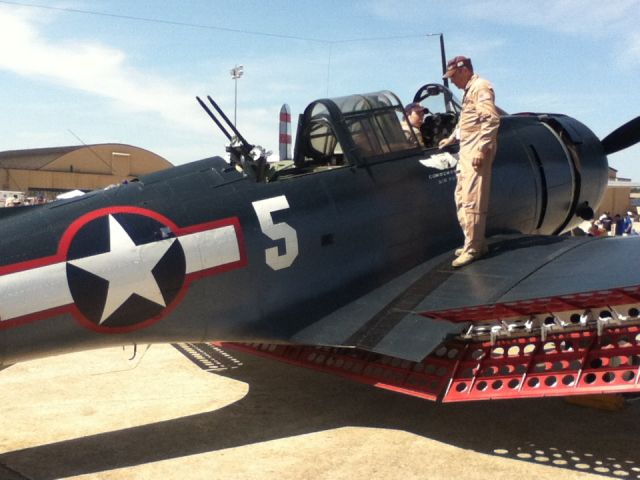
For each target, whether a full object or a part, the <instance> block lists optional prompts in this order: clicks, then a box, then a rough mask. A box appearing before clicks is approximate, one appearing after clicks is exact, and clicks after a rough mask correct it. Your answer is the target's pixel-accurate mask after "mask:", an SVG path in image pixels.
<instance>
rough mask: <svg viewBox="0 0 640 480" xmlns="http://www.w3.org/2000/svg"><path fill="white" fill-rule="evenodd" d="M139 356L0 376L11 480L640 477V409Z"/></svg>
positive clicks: (236, 358) (230, 356)
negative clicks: (388, 387) (401, 389)
mask: <svg viewBox="0 0 640 480" xmlns="http://www.w3.org/2000/svg"><path fill="white" fill-rule="evenodd" d="M192 353H193V351H192ZM132 354H133V349H132V348H127V349H120V348H111V349H105V350H96V351H90V352H83V353H77V354H70V355H63V356H58V357H53V358H49V359H44V360H37V361H32V362H26V363H23V364H18V365H14V366H12V367H10V368H8V369H6V370H4V371H2V372H0V408H1V409H2V414H1V415H0V479H2V480H24V479H30V480H41V479H59V478H74V479H160V478H162V479H184V478H186V479H194V480H197V479H207V480H210V479H225V480H232V479H254V478H255V479H261V480H269V479H278V480H283V479H284V480H287V479H296V480H299V479H306V478H314V479H332V480H333V479H351V480H352V479H361V478H362V479H399V478H402V479H450V478H465V479H485V478H487V479H489V478H490V479H513V478H521V479H528V478H536V479H551V478H553V479H554V480H555V479H557V478H563V479H578V478H580V479H586V478H598V477H599V478H640V449H639V448H638V447H637V442H638V438H639V436H638V426H639V425H640V404H639V403H640V402H639V403H635V402H634V403H629V404H628V405H627V406H626V408H624V409H623V410H620V411H615V412H610V411H601V410H594V409H587V408H583V407H579V406H575V405H571V404H568V403H566V402H565V401H563V400H562V399H560V398H551V399H538V400H514V401H495V402H476V403H461V404H434V403H431V402H428V401H425V400H420V399H416V398H411V397H407V396H403V395H400V394H397V393H393V392H387V391H384V390H380V389H376V388H374V387H371V386H367V385H360V384H356V383H353V382H349V381H347V380H344V379H341V378H338V377H334V376H330V375H327V374H323V373H318V372H314V371H311V370H305V369H302V368H299V367H295V366H291V365H287V364H283V363H278V362H274V361H271V360H266V359H261V358H257V357H252V356H250V355H248V354H240V353H236V352H234V351H232V350H228V351H226V352H225V351H224V350H221V349H213V348H211V349H209V352H205V354H206V355H208V358H207V359H204V360H203V357H202V356H198V359H197V361H196V362H194V361H193V358H190V357H191V355H189V356H186V355H185V354H183V353H182V352H180V351H179V350H177V349H176V348H174V347H172V346H170V345H155V346H152V347H150V348H149V349H147V347H139V348H138V351H137V354H136V356H135V358H133V359H132V360H130V357H131V356H132Z"/></svg>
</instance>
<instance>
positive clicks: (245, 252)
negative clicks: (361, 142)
mask: <svg viewBox="0 0 640 480" xmlns="http://www.w3.org/2000/svg"><path fill="white" fill-rule="evenodd" d="M345 151H346V150H345ZM437 153H440V152H438V151H436V150H428V151H420V150H416V149H413V150H409V151H407V153H406V154H404V155H398V154H396V155H394V156H393V157H389V158H385V157H377V158H375V159H362V158H360V161H358V162H355V161H351V162H348V163H346V164H345V165H342V166H336V167H335V168H334V167H328V168H325V169H317V170H312V171H304V172H301V173H298V174H291V175H287V174H282V175H279V176H278V177H277V178H275V179H274V180H273V181H270V182H256V181H254V180H253V179H251V178H249V177H247V176H246V175H244V174H243V173H241V172H238V171H237V170H236V169H235V168H233V167H231V166H229V164H228V163H227V162H225V161H224V160H223V159H221V158H220V157H213V158H209V159H205V160H201V161H198V162H193V163H190V164H187V165H183V166H179V167H176V168H173V169H170V170H166V171H163V172H158V173H155V174H151V175H148V176H145V177H142V178H140V179H139V181H136V182H131V183H129V184H123V185H118V186H116V187H114V188H111V189H107V190H104V191H96V192H92V193H90V194H87V195H85V196H83V197H78V198H75V199H71V200H67V201H58V202H54V203H51V204H47V205H44V206H39V207H33V208H24V209H23V210H22V211H20V212H19V213H15V214H13V215H11V216H7V218H5V219H3V220H2V225H3V235H2V236H1V237H0V365H8V364H12V363H15V362H19V361H23V360H27V359H31V358H37V357H41V356H46V355H51V354H57V353H64V352H70V351H76V350H81V349H90V348H98V347H104V346H111V345H121V344H130V343H156V342H185V341H191V342H198V341H213V340H219V341H244V342H250V341H261V342H287V341H290V340H291V338H292V337H293V336H294V335H295V334H296V333H297V332H299V331H301V330H302V329H304V328H306V327H308V326H309V325H311V324H313V323H314V322H316V321H318V320H319V319H321V318H322V317H323V316H325V315H327V314H329V313H331V312H332V311H335V310H336V309H337V308H339V307H341V306H343V305H345V304H347V303H348V302H350V301H352V300H353V299H354V298H358V297H359V296H361V295H363V294H365V293H367V292H369V291H371V290H373V289H374V288H376V287H379V286H380V285H383V284H385V283H386V282H388V281H390V280H391V279H393V278H394V277H397V276H398V275H400V274H402V273H404V272H406V271H408V270H409V269H411V268H412V267H415V266H416V265H419V264H420V263H422V262H424V261H426V260H427V259H429V258H431V257H433V256H435V255H438V254H441V253H443V252H446V251H448V250H451V249H452V248H455V247H457V246H459V245H460V243H461V241H462V234H461V231H460V228H459V226H458V223H457V218H456V209H455V205H454V200H453V191H454V188H455V184H456V180H455V168H444V169H438V168H433V167H432V166H428V165H429V163H428V161H427V162H425V160H428V159H429V157H430V156H431V155H434V154H437ZM606 165H607V162H606V157H605V155H604V154H603V153H602V152H601V147H600V146H599V142H598V139H597V138H596V137H595V136H594V135H593V134H592V133H591V132H590V131H589V130H588V129H587V128H586V127H584V126H583V125H582V124H580V123H579V122H577V121H575V120H573V119H570V118H568V117H564V116H549V117H545V118H541V117H538V116H509V117H503V119H502V125H501V128H500V134H499V146H498V154H497V158H496V161H495V164H494V169H493V178H492V189H491V201H490V212H489V217H488V227H487V228H488V234H489V235H495V234H498V233H513V232H520V233H541V234H557V233H560V232H562V231H566V230H567V229H569V228H571V227H572V226H574V225H575V224H576V223H577V222H578V221H580V219H579V218H578V217H576V211H577V209H579V208H580V206H581V205H584V204H585V202H587V203H588V204H589V205H590V206H593V207H595V206H596V205H597V204H598V202H599V200H600V198H601V196H602V194H603V192H604V188H605V185H606V175H607V172H606Z"/></svg>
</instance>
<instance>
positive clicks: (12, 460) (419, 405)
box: [0, 352, 640, 480]
mask: <svg viewBox="0 0 640 480" xmlns="http://www.w3.org/2000/svg"><path fill="white" fill-rule="evenodd" d="M233 357H235V358H236V359H239V360H240V361H241V362H242V366H241V367H240V368H236V369H233V370H229V371H227V372H222V373H219V374H221V375H225V376H227V377H229V378H233V379H236V380H239V381H242V382H246V383H248V384H249V386H250V389H249V392H248V394H247V395H246V396H245V397H244V398H242V399H241V400H239V401H237V402H235V403H233V404H231V405H228V406H226V407H224V408H222V409H219V410H215V411H210V412H206V413H201V414H197V415H191V416H186V417H181V418H176V419H173V420H168V421H163V422H158V423H154V424H148V425H143V426H139V427H134V428H128V429H123V430H117V431H112V432H107V433H101V434H96V435H90V436H86V437H81V438H76V439H73V440H67V441H61V442H57V443H51V444H47V445H41V446H37V447H32V448H27V449H23V450H17V451H13V452H7V453H4V454H1V455H0V465H7V466H9V467H11V466H12V465H29V464H36V463H37V465H39V468H38V471H40V472H45V471H46V472H47V474H45V475H42V476H36V477H32V476H30V477H29V478H34V480H35V479H38V480H46V479H55V478H65V477H69V476H74V475H81V474H88V473H95V472H100V471H105V470H111V469H114V468H122V467H128V466H135V465H140V464H144V463H149V462H156V461H160V460H166V459H170V458H178V457H183V456H187V455H194V454H200V453H205V452H211V451H217V450H221V449H226V448H233V447H238V446H243V445H249V444H253V443H256V442H264V441H269V440H275V439H279V438H286V437H291V436H296V435H301V434H307V433H313V432H318V431H324V430H330V429H334V428H340V427H345V426H363V427H373V428H387V429H396V430H402V431H407V432H410V433H413V434H416V435H420V436H424V437H426V438H429V439H433V440H436V441H439V442H443V443H446V444H449V445H453V446H456V447H460V448H463V449H469V450H473V451H476V452H480V453H485V454H490V455H498V456H501V457H508V458H513V459H519V460H523V461H530V462H535V463H539V464H545V465H552V466H556V467H560V468H569V469H574V470H580V471H584V472H589V473H596V474H601V475H609V476H612V477H616V478H620V476H624V477H626V478H636V477H637V476H638V474H639V472H640V451H638V449H637V448H636V442H637V429H636V428H635V427H634V425H635V424H636V423H637V420H638V417H639V416H640V409H638V408H637V407H635V406H633V405H632V406H630V407H628V408H627V409H626V410H623V411H619V412H605V411H598V410H586V409H584V408H580V407H576V406H573V405H569V404H567V403H565V402H564V401H563V400H562V399H537V400H514V401H494V402H470V403H458V404H434V403H431V402H428V401H425V400H421V399H417V398H412V397H407V396H404V395H400V394H396V393H393V392H387V391H384V390H380V389H376V388H374V387H371V386H367V385H361V384H356V383H353V382H350V381H347V380H344V379H342V378H339V377H335V376H331V375H327V374H321V373H316V372H311V371H309V370H306V369H303V368H298V367H294V366H291V365H287V364H283V363H279V362H275V361H271V360H265V359H261V358H258V357H252V356H250V355H248V354H244V353H236V352H233ZM96 452H101V454H100V456H98V455H96ZM87 457H90V458H92V461H91V463H90V464H89V465H88V462H87V461H86V458H87ZM82 459H85V460H84V461H81V460H82ZM94 459H95V460H94Z"/></svg>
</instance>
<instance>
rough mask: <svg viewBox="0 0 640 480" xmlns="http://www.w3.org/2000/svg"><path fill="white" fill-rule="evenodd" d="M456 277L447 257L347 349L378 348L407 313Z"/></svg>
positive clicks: (350, 340) (349, 342) (358, 334)
mask: <svg viewBox="0 0 640 480" xmlns="http://www.w3.org/2000/svg"><path fill="white" fill-rule="evenodd" d="M453 273H454V271H453V269H452V267H451V257H449V256H447V258H446V260H444V261H443V262H442V263H440V264H438V265H436V266H435V267H434V268H432V269H431V270H429V271H428V272H426V273H425V274H424V275H422V276H421V277H420V278H419V279H418V280H416V281H415V282H414V283H412V284H411V285H410V286H409V287H408V288H407V289H406V290H405V291H404V292H402V293H401V294H400V295H398V296H397V297H396V298H394V299H393V300H392V301H391V302H389V303H388V304H387V305H386V306H385V307H384V308H383V309H382V310H380V311H379V312H378V313H377V314H376V315H374V316H373V317H372V318H371V319H370V320H368V321H367V322H366V323H365V324H364V325H362V326H361V327H360V328H359V329H358V330H357V331H356V332H355V333H354V334H353V335H351V337H349V338H348V339H347V340H346V341H345V345H356V346H359V347H362V348H367V349H371V348H373V347H375V346H376V345H377V344H378V343H380V341H382V339H383V338H384V337H385V336H386V335H387V334H388V333H389V332H390V331H391V330H393V329H394V328H395V327H396V325H398V324H399V323H400V322H401V321H402V319H403V318H404V317H406V315H407V313H410V312H412V311H413V310H414V309H415V307H417V306H418V305H419V304H420V302H422V300H424V298H425V297H426V296H427V295H428V294H429V293H431V292H433V291H434V290H435V289H436V288H438V287H439V286H440V285H441V284H443V283H444V282H445V281H446V280H447V279H448V278H449V277H451V275H453Z"/></svg>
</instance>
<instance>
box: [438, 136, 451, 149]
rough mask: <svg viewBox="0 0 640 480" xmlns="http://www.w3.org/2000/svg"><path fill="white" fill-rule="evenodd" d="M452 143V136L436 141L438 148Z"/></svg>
mask: <svg viewBox="0 0 640 480" xmlns="http://www.w3.org/2000/svg"><path fill="white" fill-rule="evenodd" d="M452 143H453V139H452V138H450V137H449V138H443V139H442V140H440V143H438V148H444V147H448V146H449V145H451V144H452Z"/></svg>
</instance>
